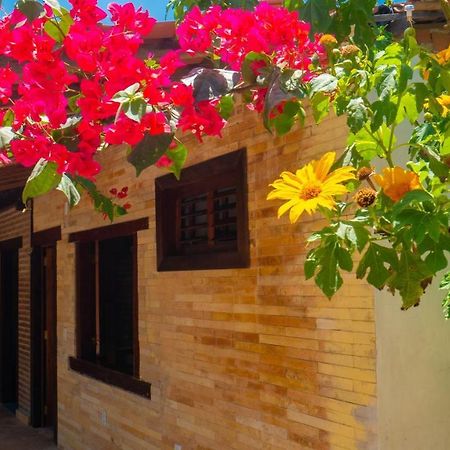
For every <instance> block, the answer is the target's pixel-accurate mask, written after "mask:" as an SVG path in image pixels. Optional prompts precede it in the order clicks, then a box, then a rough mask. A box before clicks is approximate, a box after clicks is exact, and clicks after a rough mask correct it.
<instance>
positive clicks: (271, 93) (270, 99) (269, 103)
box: [263, 67, 295, 134]
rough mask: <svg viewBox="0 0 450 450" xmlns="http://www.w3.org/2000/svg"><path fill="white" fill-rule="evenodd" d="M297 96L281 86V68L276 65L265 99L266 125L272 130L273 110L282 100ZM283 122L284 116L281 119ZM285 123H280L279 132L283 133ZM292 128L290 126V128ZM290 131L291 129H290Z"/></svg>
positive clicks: (264, 116)
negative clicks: (271, 115) (271, 116)
mask: <svg viewBox="0 0 450 450" xmlns="http://www.w3.org/2000/svg"><path fill="white" fill-rule="evenodd" d="M294 98H295V96H294V95H292V94H290V93H287V92H285V91H284V90H283V89H282V88H281V82H280V69H279V68H278V67H275V68H274V69H273V71H272V73H271V74H270V77H269V86H268V88H267V93H266V97H265V99H264V111H263V121H264V126H265V127H266V128H267V129H268V130H269V131H271V127H270V114H271V112H272V110H273V109H274V108H275V107H276V106H277V105H279V104H280V103H282V102H286V101H288V100H291V99H294ZM281 122H283V118H282V119H281ZM283 125H284V124H283V123H278V127H279V132H281V134H283ZM289 129H290V128H289ZM277 131H278V130H277ZM288 131H289V130H288Z"/></svg>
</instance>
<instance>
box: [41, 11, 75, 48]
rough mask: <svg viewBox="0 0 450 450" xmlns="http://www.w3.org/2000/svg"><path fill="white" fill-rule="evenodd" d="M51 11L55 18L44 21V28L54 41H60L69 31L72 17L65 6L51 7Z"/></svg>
mask: <svg viewBox="0 0 450 450" xmlns="http://www.w3.org/2000/svg"><path fill="white" fill-rule="evenodd" d="M53 13H54V14H55V18H54V19H51V20H47V21H46V22H45V25H44V30H45V32H46V33H47V34H48V35H49V36H50V37H51V38H53V39H54V40H55V41H56V42H59V43H62V42H63V40H64V38H65V37H66V36H67V34H68V33H69V30H70V26H71V25H72V24H73V19H72V16H71V15H70V12H69V11H68V10H67V9H65V8H61V7H60V8H59V9H55V8H53Z"/></svg>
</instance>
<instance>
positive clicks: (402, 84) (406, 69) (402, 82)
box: [396, 63, 413, 95]
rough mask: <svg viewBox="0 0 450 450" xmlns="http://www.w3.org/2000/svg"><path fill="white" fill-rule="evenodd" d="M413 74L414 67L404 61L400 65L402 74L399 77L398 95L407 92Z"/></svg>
mask: <svg viewBox="0 0 450 450" xmlns="http://www.w3.org/2000/svg"><path fill="white" fill-rule="evenodd" d="M412 76H413V70H412V68H411V67H410V66H409V65H408V64H405V63H402V64H401V66H400V74H399V77H398V89H397V92H396V93H397V95H399V94H403V92H405V90H406V88H407V86H408V81H409V80H411V79H412Z"/></svg>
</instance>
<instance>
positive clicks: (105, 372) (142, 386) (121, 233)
mask: <svg viewBox="0 0 450 450" xmlns="http://www.w3.org/2000/svg"><path fill="white" fill-rule="evenodd" d="M148 226H149V221H148V218H142V219H137V220H134V221H130V222H123V223H119V224H114V225H109V226H105V227H99V228H94V229H91V230H84V231H79V232H75V233H71V234H70V235H69V242H74V243H76V244H78V243H88V242H92V243H94V244H95V245H96V246H97V244H98V242H99V241H101V240H106V239H112V238H118V237H125V236H132V237H133V260H134V271H133V306H132V307H133V358H134V362H133V366H134V370H133V375H129V374H125V373H122V372H119V371H116V370H114V369H110V368H108V367H105V366H102V365H101V364H100V363H96V362H93V361H90V360H89V359H85V358H83V355H82V348H83V342H84V340H85V339H87V338H86V336H85V337H83V329H85V327H83V323H82V322H83V319H82V313H81V310H82V309H83V308H82V307H83V301H82V299H81V297H80V295H81V293H82V292H83V286H82V280H81V278H82V276H81V273H82V270H81V263H82V258H81V255H80V246H79V245H77V246H76V257H75V264H76V291H77V296H76V352H77V353H76V354H77V356H76V357H73V356H71V357H69V367H70V368H71V369H72V370H74V371H76V372H78V373H80V374H83V375H87V376H90V377H92V378H95V379H96V380H99V381H102V382H104V383H107V384H110V385H112V386H116V387H119V388H121V389H124V390H126V391H129V392H132V393H134V394H136V395H140V396H143V397H146V398H150V397H151V391H150V390H151V385H150V383H147V382H146V381H143V380H141V379H140V378H139V368H140V359H139V356H140V351H139V330H138V325H139V321H138V275H137V274H138V259H137V232H138V231H140V230H143V229H147V228H148ZM95 266H96V267H97V261H96V262H95ZM93 320H96V317H93Z"/></svg>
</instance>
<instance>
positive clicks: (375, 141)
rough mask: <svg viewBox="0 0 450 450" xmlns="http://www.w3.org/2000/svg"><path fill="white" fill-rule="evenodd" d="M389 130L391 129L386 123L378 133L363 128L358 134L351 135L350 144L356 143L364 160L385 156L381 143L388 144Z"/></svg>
mask: <svg viewBox="0 0 450 450" xmlns="http://www.w3.org/2000/svg"><path fill="white" fill-rule="evenodd" d="M388 132H389V130H388V129H387V127H386V126H385V125H384V124H383V125H382V126H381V127H380V129H379V132H378V133H370V132H369V131H367V130H366V129H365V128H361V130H359V131H358V132H357V133H356V134H350V135H349V144H355V148H356V150H357V152H358V153H359V154H360V155H361V157H362V158H363V160H365V161H371V160H372V159H373V158H375V157H376V156H380V157H383V156H384V149H383V147H382V146H381V144H383V145H384V146H386V145H388V142H387V141H388V139H389V136H388Z"/></svg>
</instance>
